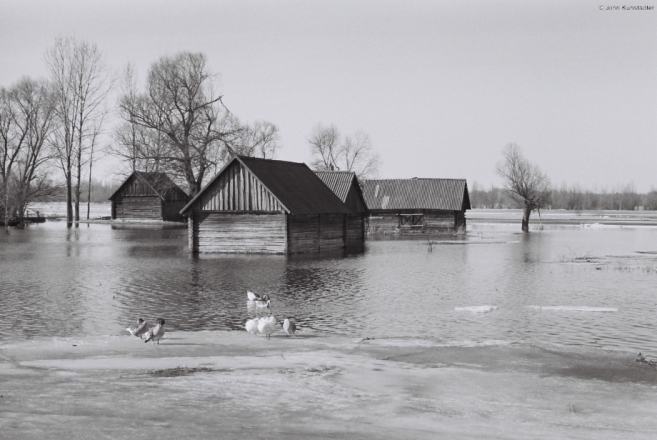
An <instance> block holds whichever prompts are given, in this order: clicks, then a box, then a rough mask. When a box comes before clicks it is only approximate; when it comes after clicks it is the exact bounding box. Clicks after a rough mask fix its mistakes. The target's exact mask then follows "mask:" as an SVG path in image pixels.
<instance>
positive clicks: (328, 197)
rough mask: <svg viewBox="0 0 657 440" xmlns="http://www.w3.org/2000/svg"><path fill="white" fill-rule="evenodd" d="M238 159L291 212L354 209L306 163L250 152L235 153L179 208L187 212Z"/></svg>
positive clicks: (343, 211)
mask: <svg viewBox="0 0 657 440" xmlns="http://www.w3.org/2000/svg"><path fill="white" fill-rule="evenodd" d="M235 161H238V162H239V163H241V164H242V165H243V166H244V167H245V168H246V169H247V170H248V171H250V172H251V173H252V174H253V175H254V176H255V177H256V178H257V179H258V180H259V181H260V182H261V183H262V184H263V185H264V186H265V188H266V189H267V190H268V191H269V192H271V194H272V195H273V196H274V197H275V198H276V199H277V200H278V201H279V202H280V203H281V205H283V207H284V208H285V209H286V210H287V212H288V213H290V214H351V210H350V209H349V208H347V206H346V205H345V204H344V203H342V201H341V200H340V199H339V198H338V196H336V195H335V194H334V193H333V192H332V191H331V190H330V189H329V188H328V187H327V186H326V185H324V183H323V182H322V181H321V180H320V178H319V177H317V176H316V175H315V173H314V172H313V171H312V170H311V169H310V168H308V166H307V165H306V164H305V163H297V162H287V161H282V160H271V159H258V158H255V157H247V156H235V157H234V158H233V160H231V161H230V162H229V163H228V164H226V166H224V168H223V169H222V170H221V171H220V172H219V173H218V174H217V175H216V176H215V177H214V178H213V179H212V180H211V181H210V182H209V183H208V184H207V185H205V187H203V189H202V190H201V191H199V192H198V194H196V196H194V198H193V199H192V200H191V201H190V202H189V203H188V204H187V205H186V206H185V207H184V208H183V209H182V210H181V211H180V212H181V214H184V213H185V212H187V211H188V210H189V208H190V207H191V206H193V204H194V202H195V201H196V200H197V199H198V198H199V197H200V196H201V195H202V194H203V193H204V192H205V191H206V190H207V189H208V188H210V187H211V186H212V184H213V183H214V182H215V181H216V180H217V179H218V178H219V176H221V174H222V173H223V172H224V171H225V170H226V169H228V167H229V166H230V165H232V164H233V163H234V162H235Z"/></svg>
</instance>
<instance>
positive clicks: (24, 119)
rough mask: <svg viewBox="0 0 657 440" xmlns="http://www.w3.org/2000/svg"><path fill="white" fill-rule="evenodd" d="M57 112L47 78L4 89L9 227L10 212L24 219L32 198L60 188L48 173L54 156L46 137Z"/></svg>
mask: <svg viewBox="0 0 657 440" xmlns="http://www.w3.org/2000/svg"><path fill="white" fill-rule="evenodd" d="M53 115H54V99H53V94H52V93H51V91H50V88H49V86H48V84H47V83H46V82H44V81H34V80H32V79H29V78H23V79H21V80H20V81H19V82H18V83H16V84H15V85H14V86H12V87H11V88H10V89H9V90H4V89H2V90H0V139H1V142H2V146H1V147H0V148H2V155H1V156H0V165H2V169H1V170H0V173H1V174H2V179H3V183H4V185H3V186H4V190H5V191H4V196H5V197H4V201H3V204H4V209H5V214H4V219H5V228H6V227H7V221H8V220H9V214H10V212H11V215H12V216H13V217H14V218H16V219H18V220H22V219H23V218H24V217H25V212H26V209H27V206H28V204H29V203H30V202H31V201H32V200H34V199H35V198H37V197H43V196H48V195H54V193H55V192H57V190H58V187H57V185H54V184H53V183H52V182H51V181H50V179H49V178H48V173H47V162H48V160H49V159H50V158H51V156H50V154H49V153H50V152H49V151H48V149H47V145H46V144H47V143H46V139H47V138H48V136H49V135H50V132H51V130H52V122H53ZM10 195H11V197H10Z"/></svg>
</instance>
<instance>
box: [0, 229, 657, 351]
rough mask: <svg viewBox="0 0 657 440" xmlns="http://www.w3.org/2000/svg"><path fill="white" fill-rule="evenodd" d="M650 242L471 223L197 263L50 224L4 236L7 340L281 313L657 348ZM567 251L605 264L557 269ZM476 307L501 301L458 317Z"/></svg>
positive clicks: (106, 232) (372, 327) (320, 321)
mask: <svg viewBox="0 0 657 440" xmlns="http://www.w3.org/2000/svg"><path fill="white" fill-rule="evenodd" d="M656 239H657V230H655V229H640V228H635V229H632V230H626V229H610V230H604V231H602V230H593V229H582V228H573V227H568V228H556V227H551V228H546V230H544V231H542V232H540V233H532V234H519V233H517V232H516V228H510V227H508V226H507V227H503V226H501V225H491V226H489V227H482V226H481V225H476V227H474V228H470V229H469V231H468V234H467V235H466V236H461V237H454V236H447V237H443V238H440V239H437V241H436V243H435V244H434V245H433V246H432V248H431V252H430V251H429V246H428V243H427V240H426V239H424V238H420V239H411V240H400V239H385V240H373V241H367V242H366V246H365V248H364V249H359V250H356V251H353V250H349V251H345V252H343V251H339V252H331V253H322V254H318V255H317V254H316V255H294V256H290V257H285V256H280V255H273V256H266V255H203V254H202V255H200V256H191V255H190V254H189V253H188V252H187V231H186V229H184V226H183V227H182V228H181V227H180V226H178V225H175V226H171V227H169V226H167V227H162V226H154V225H139V226H137V227H135V226H130V227H128V226H124V225H113V226H112V227H110V226H108V225H100V224H94V225H90V226H88V227H86V228H79V229H67V228H66V225H65V224H64V223H45V224H43V225H38V226H32V227H30V228H26V229H25V230H23V231H12V234H11V235H10V236H7V237H2V238H0V240H1V241H0V268H1V272H0V276H1V278H0V281H1V282H0V338H3V339H23V338H31V337H36V336H72V335H84V334H94V333H98V332H101V333H103V334H124V331H125V328H126V327H127V326H128V325H129V324H131V323H133V322H135V321H136V319H137V318H139V317H142V318H144V319H147V320H149V321H154V320H155V319H156V318H157V317H164V318H165V319H166V320H167V326H168V327H169V328H170V329H171V330H190V331H195V330H241V331H242V330H243V324H244V322H245V321H246V320H247V319H249V318H251V317H253V316H256V315H263V314H265V315H266V314H269V313H273V314H274V315H276V316H277V317H279V318H282V317H283V316H290V317H294V318H296V320H297V323H298V324H299V327H300V329H301V334H313V333H315V334H342V335H349V336H358V337H363V336H371V337H377V338H379V337H395V338H417V337H421V338H425V337H427V338H432V339H436V340H438V341H441V342H442V343H467V341H475V342H476V341H486V340H504V341H509V342H512V341H524V342H530V343H553V344H554V343H556V344H564V345H581V346H596V347H607V348H609V347H611V348H619V349H631V350H637V351H639V350H640V351H643V352H648V353H650V352H651V351H652V352H654V354H657V343H656V342H655V340H654V337H653V330H652V325H651V322H652V314H653V313H654V310H655V306H656V304H655V298H654V297H653V295H652V294H651V293H650V292H651V291H652V290H654V285H655V281H657V278H656V277H657V253H651V252H653V251H657V245H655V243H657V240H656ZM568 250H570V251H571V252H574V253H582V252H585V253H588V254H591V255H594V256H596V257H599V258H598V259H596V263H586V262H584V263H578V262H564V261H563V258H562V257H563V255H564V253H565V252H568ZM637 251H641V253H638V252H637ZM652 268H654V270H652ZM247 289H248V290H252V291H255V292H258V293H267V294H269V295H270V296H271V297H272V307H271V309H259V308H255V307H249V306H248V304H247V298H246V290H247ZM483 305H491V306H495V307H496V308H489V309H486V310H485V312H480V313H475V312H471V311H467V310H469V309H463V307H472V306H483ZM531 306H590V307H609V308H617V309H618V312H614V313H596V312H585V311H580V312H576V311H568V310H566V309H561V310H560V309H558V308H557V309H540V308H536V307H533V308H532V307H531ZM464 310H465V311H464ZM472 310H476V309H472ZM481 310H483V309H481ZM304 332H305V333H304Z"/></svg>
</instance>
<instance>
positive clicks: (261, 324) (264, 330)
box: [244, 290, 297, 339]
mask: <svg viewBox="0 0 657 440" xmlns="http://www.w3.org/2000/svg"><path fill="white" fill-rule="evenodd" d="M246 297H247V299H248V302H247V305H248V306H255V307H256V308H259V309H271V298H270V297H269V295H266V294H264V295H259V294H257V293H253V292H251V291H250V290H247V291H246ZM269 313H270V315H269V316H266V317H258V316H256V317H255V318H253V319H249V320H247V321H246V323H245V324H244V328H245V329H246V331H247V332H248V333H249V336H251V335H252V336H257V335H258V334H262V335H265V338H266V339H271V334H272V333H273V332H274V330H276V325H277V324H278V323H279V320H278V319H277V318H276V316H274V315H273V314H271V312H269ZM282 325H283V330H284V331H285V333H286V334H287V335H288V336H289V335H292V336H294V333H295V332H296V330H297V326H296V324H295V323H294V321H293V320H291V319H290V318H285V319H284V320H283V322H282Z"/></svg>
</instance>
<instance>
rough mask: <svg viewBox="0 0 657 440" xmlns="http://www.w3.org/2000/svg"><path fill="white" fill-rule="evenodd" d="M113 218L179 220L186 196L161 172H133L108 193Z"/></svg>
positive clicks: (187, 200) (187, 198)
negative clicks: (111, 192) (113, 190)
mask: <svg viewBox="0 0 657 440" xmlns="http://www.w3.org/2000/svg"><path fill="white" fill-rule="evenodd" d="M109 200H111V202H112V219H113V220H163V221H173V222H182V221H184V218H183V216H182V215H181V214H180V209H181V208H182V207H184V206H185V205H186V204H187V203H188V202H189V196H188V195H187V194H186V193H185V191H183V190H182V189H181V188H180V187H179V186H178V185H176V184H175V183H174V182H173V181H172V180H171V179H170V178H169V176H167V175H166V174H164V173H159V172H144V171H135V172H133V173H132V174H131V175H130V176H128V178H127V179H126V180H125V181H124V182H123V183H122V184H121V186H120V187H119V188H118V189H117V190H116V191H115V192H114V193H113V194H112V195H111V196H110V198H109Z"/></svg>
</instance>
